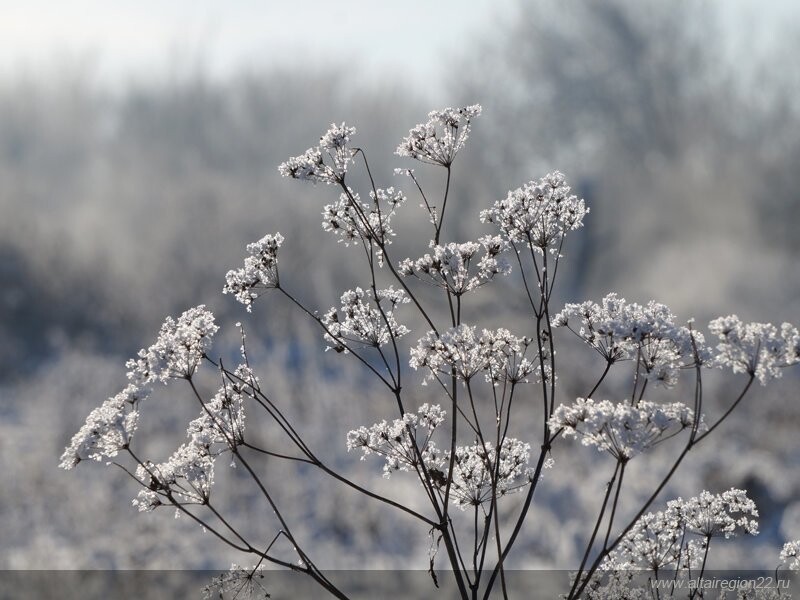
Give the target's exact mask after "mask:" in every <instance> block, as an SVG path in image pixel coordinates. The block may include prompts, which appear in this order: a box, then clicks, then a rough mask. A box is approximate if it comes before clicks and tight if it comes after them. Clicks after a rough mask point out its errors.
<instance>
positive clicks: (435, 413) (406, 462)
mask: <svg viewBox="0 0 800 600" xmlns="http://www.w3.org/2000/svg"><path fill="white" fill-rule="evenodd" d="M446 414H447V413H446V412H445V411H444V410H442V408H441V407H440V406H439V405H438V404H435V405H429V404H423V405H422V406H420V407H419V409H418V410H417V413H416V414H414V413H410V412H408V413H405V414H404V415H403V417H402V418H401V419H395V420H394V421H392V422H391V423H389V422H387V421H381V422H380V423H375V424H374V425H372V426H371V427H363V426H362V427H359V428H358V429H354V430H352V431H350V432H349V433H348V434H347V451H348V452H349V451H350V450H358V449H360V450H361V451H362V452H363V455H362V456H361V460H364V459H365V458H366V457H367V456H368V455H370V454H373V453H374V454H378V455H380V456H383V457H384V458H385V459H386V462H385V464H384V465H383V476H384V477H385V478H387V479H388V478H389V477H391V475H392V473H394V472H395V471H408V470H409V469H415V468H417V467H419V466H421V465H419V459H418V455H417V450H415V449H414V442H415V441H416V445H417V448H418V450H419V454H420V455H421V456H422V459H423V460H424V461H425V465H426V466H427V468H428V469H441V468H442V466H443V465H444V457H443V455H442V454H441V453H440V452H439V450H438V449H437V448H436V445H435V443H434V442H433V441H432V440H431V437H432V436H433V432H434V431H435V430H436V428H437V427H439V425H441V424H442V423H443V422H444V417H445V415H446ZM412 434H413V440H412Z"/></svg>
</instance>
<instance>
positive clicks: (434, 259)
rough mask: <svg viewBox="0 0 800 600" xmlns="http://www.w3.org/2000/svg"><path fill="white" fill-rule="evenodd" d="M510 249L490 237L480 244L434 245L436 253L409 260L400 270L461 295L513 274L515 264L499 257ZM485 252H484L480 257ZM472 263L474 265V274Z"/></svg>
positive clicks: (482, 240) (479, 242) (498, 239)
mask: <svg viewBox="0 0 800 600" xmlns="http://www.w3.org/2000/svg"><path fill="white" fill-rule="evenodd" d="M506 247H507V244H506V243H505V242H504V241H503V240H502V239H501V238H500V237H497V236H490V235H487V236H484V237H482V238H480V239H479V240H478V242H465V243H463V244H457V243H455V242H453V243H450V244H446V245H444V246H434V247H433V253H432V254H426V255H425V256H423V257H422V258H419V259H417V260H411V259H410V258H407V259H405V260H404V261H402V262H401V263H400V268H399V271H400V273H401V274H402V275H406V276H411V275H413V276H414V277H417V278H418V279H420V280H421V281H424V282H426V283H429V284H432V285H435V286H437V287H440V288H442V289H445V290H447V291H448V292H450V293H451V294H453V295H454V296H461V295H462V294H465V293H466V292H470V291H472V290H474V289H476V288H478V287H480V286H482V285H484V284H485V283H488V282H489V281H491V280H492V279H493V278H494V276H495V275H498V274H500V275H508V273H509V272H511V265H510V264H509V263H508V261H507V260H506V259H505V258H503V257H502V256H499V254H500V253H502V252H504V251H505V250H506ZM481 249H482V250H483V253H482V254H479V253H480V252H481ZM476 257H477V258H476ZM476 263H477V264H476ZM470 264H473V265H474V273H470Z"/></svg>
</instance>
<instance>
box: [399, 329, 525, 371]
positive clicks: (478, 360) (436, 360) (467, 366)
mask: <svg viewBox="0 0 800 600" xmlns="http://www.w3.org/2000/svg"><path fill="white" fill-rule="evenodd" d="M530 343H531V340H529V339H528V338H519V337H516V336H514V335H512V334H511V332H510V331H508V330H507V329H497V330H495V331H490V330H488V329H484V330H483V332H482V333H481V334H480V335H478V334H477V333H476V328H475V327H474V326H470V325H459V326H457V327H453V328H451V329H448V330H447V331H445V332H443V333H442V334H441V335H437V334H436V332H434V331H429V332H428V333H427V335H425V337H423V338H422V339H420V340H419V342H418V343H417V346H416V347H415V348H412V349H411V361H410V364H411V366H412V367H413V368H415V369H420V368H425V369H427V370H428V371H429V373H428V376H427V378H428V379H435V378H437V377H438V376H444V377H450V375H451V374H452V373H453V372H455V375H456V377H458V378H459V379H460V380H461V381H463V382H465V383H466V382H469V381H470V380H471V379H472V378H473V377H474V376H475V375H477V374H478V373H481V372H483V373H484V374H485V375H486V379H487V380H488V381H491V382H501V381H508V382H510V383H518V382H521V381H525V379H526V378H527V377H528V376H529V375H530V374H531V373H533V372H535V371H536V369H537V367H535V366H534V364H533V363H532V362H531V361H530V360H528V359H527V358H525V352H526V350H527V349H528V346H529V345H530Z"/></svg>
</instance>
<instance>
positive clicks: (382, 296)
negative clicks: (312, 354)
mask: <svg viewBox="0 0 800 600" xmlns="http://www.w3.org/2000/svg"><path fill="white" fill-rule="evenodd" d="M372 296H373V294H372V290H367V291H366V292H365V291H364V290H362V289H361V288H360V287H357V288H356V289H355V290H347V291H346V292H345V293H344V294H342V298H341V308H340V309H339V310H338V311H337V310H336V308H335V307H334V308H331V309H330V310H329V311H328V312H327V313H325V315H324V316H323V317H322V320H321V322H322V324H323V325H324V327H325V341H327V342H328V343H329V344H330V346H329V348H332V349H334V350H336V351H337V352H346V351H347V349H348V344H359V345H366V346H373V347H375V348H379V347H380V346H383V345H384V344H387V343H388V342H389V341H390V340H391V339H392V337H394V338H399V337H402V336H404V335H405V334H407V333H408V331H409V330H408V328H407V327H406V326H405V325H401V324H400V323H398V322H397V320H396V319H395V317H394V311H395V309H396V308H397V306H398V305H400V304H407V303H408V302H409V301H410V300H409V299H408V297H407V296H406V293H405V292H404V291H403V290H396V289H394V287H390V288H387V289H385V290H378V294H377V297H376V298H375V299H374V300H373V299H372ZM370 304H374V305H375V307H374V308H373V307H372V306H370Z"/></svg>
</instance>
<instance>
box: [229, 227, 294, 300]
mask: <svg viewBox="0 0 800 600" xmlns="http://www.w3.org/2000/svg"><path fill="white" fill-rule="evenodd" d="M281 244H283V236H282V235H281V234H280V233H276V234H275V235H265V236H264V237H263V238H261V239H260V240H258V241H257V242H253V243H252V244H248V245H247V253H248V256H247V257H245V259H244V266H243V267H242V268H241V269H235V270H234V269H232V270H230V271H228V273H227V275H225V287H224V288H222V293H223V294H231V295H233V297H234V298H236V299H237V300H238V301H239V302H241V303H242V304H244V305H245V306H246V307H247V310H248V311H251V310H252V304H253V302H255V301H256V300H257V299H258V297H259V296H260V295H261V294H262V293H263V292H264V290H268V289H271V288H276V287H278V285H279V279H278V248H280V247H281Z"/></svg>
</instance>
